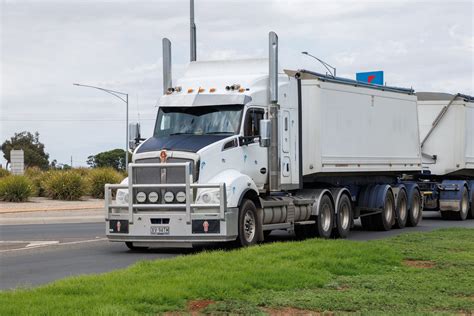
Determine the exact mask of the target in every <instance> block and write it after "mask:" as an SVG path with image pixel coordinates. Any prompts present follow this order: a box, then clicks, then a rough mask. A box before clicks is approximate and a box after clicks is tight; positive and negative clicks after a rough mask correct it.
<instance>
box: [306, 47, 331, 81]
mask: <svg viewBox="0 0 474 316" xmlns="http://www.w3.org/2000/svg"><path fill="white" fill-rule="evenodd" d="M301 54H303V55H307V56H309V57H313V58H314V59H316V60H317V61H319V62H320V63H321V64H322V65H323V66H324V68H326V69H327V71H329V74H330V75H331V76H333V78H336V68H335V67H333V66H331V65H329V64H328V63H327V62H325V61H323V60H321V59H319V58H318V57H316V56H313V55H311V54H310V53H308V52H301ZM328 67H330V68H332V70H333V72H331V70H329V68H328Z"/></svg>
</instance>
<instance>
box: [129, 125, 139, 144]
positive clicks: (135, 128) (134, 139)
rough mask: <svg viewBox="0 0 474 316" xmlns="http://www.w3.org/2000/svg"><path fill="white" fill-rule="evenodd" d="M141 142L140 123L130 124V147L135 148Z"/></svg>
mask: <svg viewBox="0 0 474 316" xmlns="http://www.w3.org/2000/svg"><path fill="white" fill-rule="evenodd" d="M139 143H140V123H130V124H128V147H129V149H130V150H135V148H137V145H138V144H139Z"/></svg>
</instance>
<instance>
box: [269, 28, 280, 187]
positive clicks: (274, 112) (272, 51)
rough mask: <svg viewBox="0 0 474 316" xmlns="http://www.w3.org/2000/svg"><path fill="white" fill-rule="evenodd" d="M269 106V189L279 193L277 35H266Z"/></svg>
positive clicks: (272, 33)
mask: <svg viewBox="0 0 474 316" xmlns="http://www.w3.org/2000/svg"><path fill="white" fill-rule="evenodd" d="M268 51H269V58H268V59H269V69H268V77H269V87H270V105H269V107H268V119H269V120H270V122H271V136H270V147H269V150H268V169H269V170H270V175H269V188H270V191H271V192H276V191H280V155H279V150H278V110H279V105H278V35H277V34H276V33H275V32H270V33H269V34H268Z"/></svg>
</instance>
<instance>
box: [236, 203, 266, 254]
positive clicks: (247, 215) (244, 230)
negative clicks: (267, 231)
mask: <svg viewBox="0 0 474 316" xmlns="http://www.w3.org/2000/svg"><path fill="white" fill-rule="evenodd" d="M260 229H261V227H260V225H259V223H258V217H257V207H256V206H255V204H254V203H253V202H252V201H251V200H244V201H243V202H242V204H241V206H240V208H239V236H238V237H237V243H238V245H239V246H242V247H246V246H251V245H255V244H256V243H257V242H258V235H259V234H258V232H259V230H260Z"/></svg>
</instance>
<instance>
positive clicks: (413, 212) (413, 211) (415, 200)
mask: <svg viewBox="0 0 474 316" xmlns="http://www.w3.org/2000/svg"><path fill="white" fill-rule="evenodd" d="M410 204H411V205H410V209H409V210H408V218H407V224H406V226H408V227H416V226H417V225H418V224H419V223H420V222H421V218H422V217H423V210H422V207H421V194H420V191H418V189H414V190H413V192H412V194H411V203H410Z"/></svg>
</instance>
